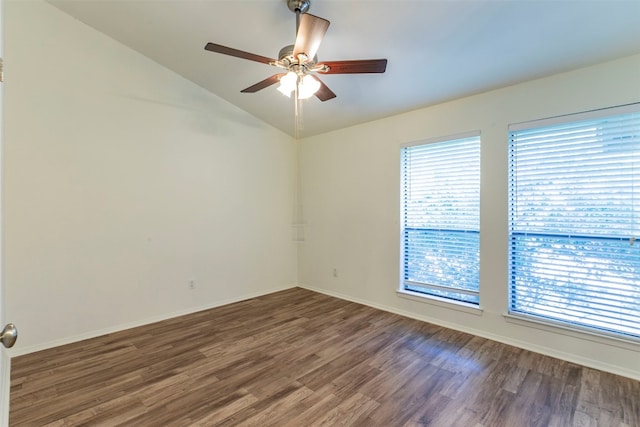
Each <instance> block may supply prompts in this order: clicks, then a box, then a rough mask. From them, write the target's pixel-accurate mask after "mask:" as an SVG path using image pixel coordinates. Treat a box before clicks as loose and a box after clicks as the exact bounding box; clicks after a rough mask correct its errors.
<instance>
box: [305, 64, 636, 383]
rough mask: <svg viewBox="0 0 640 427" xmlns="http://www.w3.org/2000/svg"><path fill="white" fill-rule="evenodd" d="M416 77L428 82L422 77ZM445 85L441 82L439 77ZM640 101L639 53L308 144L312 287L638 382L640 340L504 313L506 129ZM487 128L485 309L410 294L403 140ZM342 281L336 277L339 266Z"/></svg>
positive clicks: (307, 277) (484, 169)
mask: <svg viewBox="0 0 640 427" xmlns="http://www.w3.org/2000/svg"><path fill="white" fill-rule="evenodd" d="M416 78H420V76H419V73H418V74H417V75H416ZM434 84H437V83H434ZM639 101H640V55H639V56H634V57H629V58H624V59H621V60H618V61H614V62H610V63H605V64H601V65H598V66H593V67H589V68H584V69H580V70H577V71H573V72H569V73H564V74H560V75H556V76H553V77H550V78H545V79H541V80H536V81H531V82H527V83H524V84H519V85H516V86H512V87H508V88H504V89H501V90H496V91H492V92H488V93H484V94H480V95H476V96H472V97H469V98H465V99H460V100H456V101H453V102H448V103H444V104H441V105H437V106H434V107H430V108H425V109H421V110H418V111H414V112H410V113H407V114H403V115H399V116H395V117H390V118H386V119H383V120H379V121H376V122H371V123H368V124H364V125H361V126H356V127H352V128H348V129H343V130H340V131H336V132H332V133H329V134H324V135H320V136H317V137H313V138H307V139H305V140H303V141H302V146H301V148H300V150H301V154H300V155H301V160H300V164H301V173H302V176H301V179H302V205H303V210H304V213H305V216H304V222H305V223H306V226H305V230H304V232H305V242H304V244H303V245H301V247H300V261H299V274H300V276H299V279H300V282H301V283H302V285H303V286H305V287H308V288H310V289H315V290H318V291H321V292H325V293H328V294H331V295H336V296H340V297H343V298H346V299H351V300H354V301H360V302H364V303H366V304H369V305H372V306H376V307H380V308H383V309H386V310H390V311H394V312H398V313H402V314H406V315H408V316H412V317H416V318H419V319H423V320H427V321H431V322H434V323H438V324H442V325H445V326H450V327H453V328H456V329H460V330H464V331H468V332H472V333H475V334H477V335H480V336H485V337H489V338H493V339H497V340H499V341H503V342H507V343H511V344H515V345H517V346H520V347H524V348H528V349H532V350H535V351H539V352H542V353H546V354H550V355H553V356H558V357H561V358H564V359H567V360H572V361H576V362H579V363H583V364H585V365H588V366H593V367H597V368H600V369H604V370H608V371H611V372H616V373H619V374H623V375H626V376H629V377H633V378H640V346H639V345H634V344H626V343H620V342H617V341H614V340H609V339H599V338H595V337H591V336H589V335H585V334H568V333H566V332H564V331H562V330H559V329H554V328H550V329H548V330H546V329H544V328H542V327H537V328H533V327H530V326H523V325H520V324H514V323H511V322H508V321H506V319H505V318H504V317H503V314H504V313H505V312H506V307H507V290H506V289H507V143H508V141H507V126H508V124H509V123H517V122H521V121H527V120H533V119H537V118H544V117H551V116H557V115H561V114H568V113H573V112H580V111H586V110H591V109H597V108H603V107H608V106H613V105H619V104H625V103H631V102H639ZM475 130H480V131H481V132H482V154H481V156H482V158H481V162H482V173H481V277H480V290H481V305H482V307H483V308H484V311H483V313H482V314H481V315H476V314H471V313H467V312H463V311H458V310H452V309H451V308H448V307H446V306H442V305H436V304H427V303H423V302H416V301H413V300H408V299H404V298H400V297H399V296H398V295H397V294H396V290H397V289H398V286H399V277H400V273H399V242H400V236H399V230H400V225H399V217H400V171H399V167H400V160H399V158H400V157H399V155H400V145H401V144H402V143H405V142H411V141H418V140H422V139H427V138H433V137H440V136H447V135H455V134H459V133H462V132H467V131H475ZM334 268H335V269H337V271H338V277H333V274H332V273H333V269H334Z"/></svg>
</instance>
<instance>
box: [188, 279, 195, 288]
mask: <svg viewBox="0 0 640 427" xmlns="http://www.w3.org/2000/svg"><path fill="white" fill-rule="evenodd" d="M195 288H196V281H195V280H193V279H191V280H189V290H191V291H192V290H194V289H195Z"/></svg>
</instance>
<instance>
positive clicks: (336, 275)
mask: <svg viewBox="0 0 640 427" xmlns="http://www.w3.org/2000/svg"><path fill="white" fill-rule="evenodd" d="M333 277H338V269H337V268H334V269H333Z"/></svg>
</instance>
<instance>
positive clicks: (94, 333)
mask: <svg viewBox="0 0 640 427" xmlns="http://www.w3.org/2000/svg"><path fill="white" fill-rule="evenodd" d="M296 286H297V285H289V286H283V287H279V288H275V289H271V290H267V291H263V292H256V293H250V294H245V295H241V296H238V297H234V298H228V299H224V300H220V301H215V302H214V303H210V304H205V305H202V306H198V307H192V308H189V309H186V310H179V311H175V312H172V313H168V314H162V315H159V316H153V317H148V318H146V319H140V320H137V321H135V322H129V323H124V324H120V325H115V326H112V327H109V328H105V329H100V330H96V331H90V332H87V333H83V334H80V335H75V336H72V337H66V338H63V339H59V340H53V341H48V342H45V343H41V344H36V345H32V346H29V347H24V348H20V349H12V350H11V353H10V356H11V357H12V358H13V357H18V356H23V355H25V354H29V353H35V352H38V351H42V350H47V349H50V348H53V347H59V346H61V345H66V344H73V343H76V342H79V341H84V340H87V339H91V338H96V337H99V336H102V335H107V334H112V333H114V332H120V331H124V330H126V329H131V328H137V327H138V326H144V325H149V324H151V323H155V322H161V321H163V320H168V319H173V318H174V317H179V316H184V315H185V314H192V313H197V312H199V311H203V310H209V309H212V308H216V307H220V306H223V305H227V304H233V303H235V302H240V301H244V300H248V299H251V298H257V297H261V296H263V295H267V294H271V293H274V292H279V291H284V290H286V289H291V288H294V287H296ZM0 427H1V424H0Z"/></svg>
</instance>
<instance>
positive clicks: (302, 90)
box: [298, 74, 320, 99]
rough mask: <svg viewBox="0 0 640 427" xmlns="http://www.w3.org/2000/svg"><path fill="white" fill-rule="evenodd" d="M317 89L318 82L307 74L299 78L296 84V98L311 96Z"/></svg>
mask: <svg viewBox="0 0 640 427" xmlns="http://www.w3.org/2000/svg"><path fill="white" fill-rule="evenodd" d="M318 89H320V82H319V81H318V80H316V79H314V78H313V76H312V75H310V74H307V75H306V76H304V77H302V78H301V79H300V83H299V84H298V98H300V99H307V98H311V97H312V96H313V95H314V94H315V93H316V92H317V91H318Z"/></svg>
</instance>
